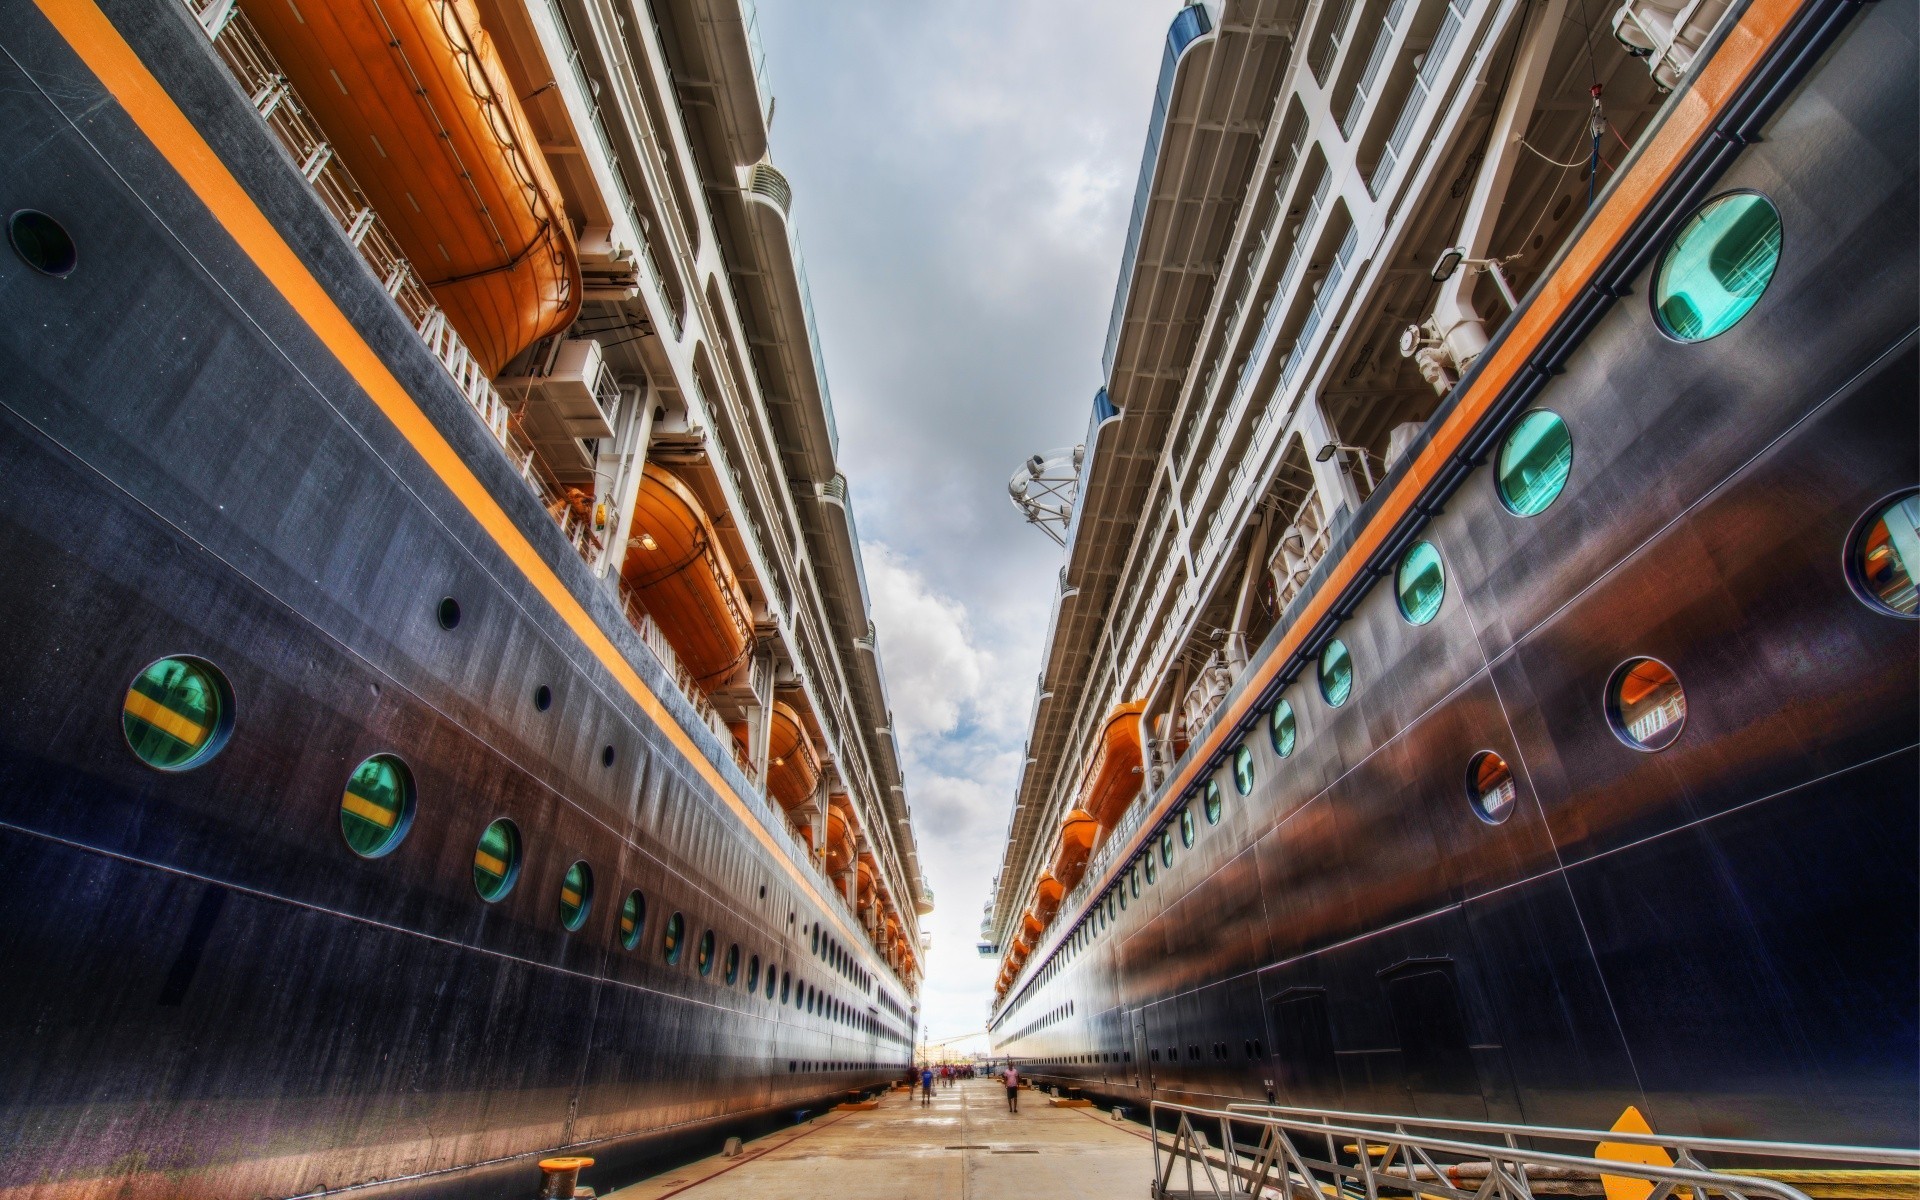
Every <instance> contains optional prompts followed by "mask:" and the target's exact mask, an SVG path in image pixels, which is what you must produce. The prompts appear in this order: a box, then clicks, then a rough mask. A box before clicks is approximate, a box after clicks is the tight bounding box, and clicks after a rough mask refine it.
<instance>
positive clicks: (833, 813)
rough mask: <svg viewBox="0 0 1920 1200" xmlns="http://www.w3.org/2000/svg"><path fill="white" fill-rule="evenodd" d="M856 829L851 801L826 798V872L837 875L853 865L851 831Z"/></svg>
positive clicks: (836, 796) (842, 796)
mask: <svg viewBox="0 0 1920 1200" xmlns="http://www.w3.org/2000/svg"><path fill="white" fill-rule="evenodd" d="M856 827H857V825H856V822H855V820H854V816H853V808H852V801H850V800H848V799H847V797H846V796H844V795H840V794H837V793H836V794H835V795H832V796H829V797H827V870H828V871H829V872H830V873H832V874H834V875H838V874H839V873H840V872H842V871H844V870H846V869H847V868H848V867H850V866H852V865H853V831H854V829H855V828H856Z"/></svg>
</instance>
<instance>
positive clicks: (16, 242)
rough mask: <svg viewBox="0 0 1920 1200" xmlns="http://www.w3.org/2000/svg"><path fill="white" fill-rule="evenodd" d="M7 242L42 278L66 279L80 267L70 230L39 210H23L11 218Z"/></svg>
mask: <svg viewBox="0 0 1920 1200" xmlns="http://www.w3.org/2000/svg"><path fill="white" fill-rule="evenodd" d="M7 240H8V241H9V242H11V243H13V252H14V253H15V254H18V255H19V256H20V259H21V261H22V262H24V263H26V264H27V265H28V266H30V267H32V268H33V269H34V270H36V271H38V272H40V273H41V274H42V275H51V276H53V277H54V278H55V279H65V278H66V277H67V276H69V275H71V274H73V269H74V268H75V267H77V266H79V265H80V252H79V251H78V250H76V249H75V248H74V245H73V238H72V237H71V236H70V235H69V234H68V233H67V231H66V228H65V227H64V226H62V225H61V224H60V222H58V221H56V220H54V219H53V218H52V217H50V216H48V215H47V214H45V213H43V212H41V211H39V210H38V209H32V208H23V209H20V210H19V211H17V212H15V213H14V214H13V215H12V216H10V217H8V218H7Z"/></svg>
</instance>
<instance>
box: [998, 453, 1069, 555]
mask: <svg viewBox="0 0 1920 1200" xmlns="http://www.w3.org/2000/svg"><path fill="white" fill-rule="evenodd" d="M1086 456H1087V448H1086V447H1085V446H1074V447H1073V448H1071V449H1065V448H1062V449H1059V450H1047V451H1044V452H1042V453H1040V454H1036V455H1034V456H1033V457H1032V458H1029V459H1028V460H1027V461H1026V462H1023V463H1021V464H1020V469H1019V470H1017V471H1015V472H1014V473H1013V478H1012V479H1009V480H1008V481H1007V494H1008V495H1009V496H1011V497H1012V498H1013V506H1014V507H1015V508H1017V509H1019V510H1020V515H1021V516H1022V517H1025V518H1026V521H1027V524H1029V525H1032V526H1034V527H1035V528H1036V529H1038V530H1039V531H1040V532H1041V533H1044V534H1046V535H1047V536H1048V537H1050V538H1052V539H1053V540H1054V544H1055V545H1058V546H1061V547H1065V546H1066V544H1067V527H1068V526H1069V525H1071V524H1072V523H1073V506H1074V503H1075V502H1076V501H1077V500H1078V499H1079V498H1080V463H1081V462H1082V461H1083V460H1084V459H1085V458H1086Z"/></svg>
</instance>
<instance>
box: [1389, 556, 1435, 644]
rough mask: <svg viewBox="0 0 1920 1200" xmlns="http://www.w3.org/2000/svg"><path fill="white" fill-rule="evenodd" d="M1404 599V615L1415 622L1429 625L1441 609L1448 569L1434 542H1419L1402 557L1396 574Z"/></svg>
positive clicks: (1402, 606)
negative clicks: (1434, 546) (1441, 559)
mask: <svg viewBox="0 0 1920 1200" xmlns="http://www.w3.org/2000/svg"><path fill="white" fill-rule="evenodd" d="M1393 583H1394V591H1395V592H1396V593H1397V594H1398V595H1399V599H1400V615H1401V616H1403V617H1405V618H1406V619H1407V622H1408V623H1409V624H1412V625H1425V624H1426V623H1427V622H1428V621H1431V620H1433V618H1434V615H1435V614H1437V613H1438V612H1439V611H1440V601H1441V600H1442V599H1443V598H1444V597H1445V596H1446V594H1447V570H1446V567H1444V566H1443V565H1441V562H1440V552H1439V551H1438V550H1436V549H1434V548H1433V543H1432V542H1415V543H1414V544H1413V546H1412V547H1411V548H1409V549H1408V550H1407V552H1406V554H1404V555H1402V556H1401V558H1400V567H1399V569H1398V570H1396V571H1395V572H1394V575H1393Z"/></svg>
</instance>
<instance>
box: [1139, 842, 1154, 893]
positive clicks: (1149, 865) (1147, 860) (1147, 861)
mask: <svg viewBox="0 0 1920 1200" xmlns="http://www.w3.org/2000/svg"><path fill="white" fill-rule="evenodd" d="M1140 863H1141V865H1142V866H1144V867H1145V868H1146V871H1145V874H1146V877H1147V886H1148V887H1152V886H1153V871H1154V866H1153V851H1152V850H1151V849H1149V850H1148V851H1147V852H1146V853H1145V854H1144V855H1142V856H1141V858H1140Z"/></svg>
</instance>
